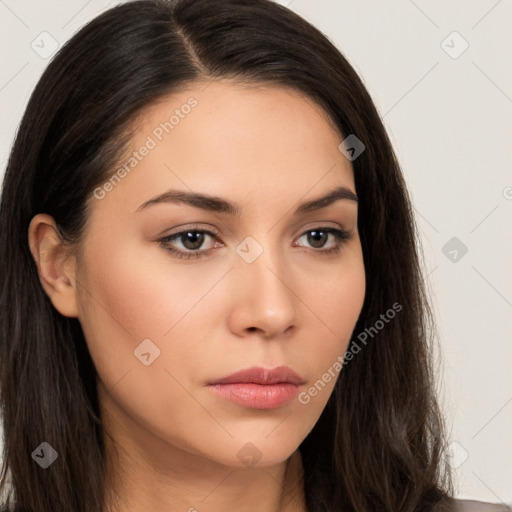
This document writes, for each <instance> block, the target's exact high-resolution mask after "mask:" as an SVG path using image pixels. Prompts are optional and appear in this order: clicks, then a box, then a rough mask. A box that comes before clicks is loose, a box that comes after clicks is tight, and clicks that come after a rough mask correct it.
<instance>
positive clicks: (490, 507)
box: [453, 500, 512, 512]
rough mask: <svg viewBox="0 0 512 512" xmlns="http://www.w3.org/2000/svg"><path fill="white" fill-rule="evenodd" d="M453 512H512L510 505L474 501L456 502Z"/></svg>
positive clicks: (454, 502)
mask: <svg viewBox="0 0 512 512" xmlns="http://www.w3.org/2000/svg"><path fill="white" fill-rule="evenodd" d="M453 505H454V508H453V512H512V508H511V507H510V506H508V505H505V504H504V503H503V504H500V503H487V502H484V501H474V500H454V501H453Z"/></svg>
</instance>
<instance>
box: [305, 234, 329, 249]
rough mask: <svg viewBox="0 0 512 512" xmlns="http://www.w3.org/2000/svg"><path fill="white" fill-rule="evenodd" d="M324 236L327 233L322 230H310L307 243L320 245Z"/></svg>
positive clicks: (322, 243)
mask: <svg viewBox="0 0 512 512" xmlns="http://www.w3.org/2000/svg"><path fill="white" fill-rule="evenodd" d="M326 236H327V233H325V232H324V231H310V232H309V235H308V238H309V240H308V243H310V244H311V245H312V246H313V247H315V248H316V247H322V246H323V245H324V243H325V237H326ZM319 238H320V239H319Z"/></svg>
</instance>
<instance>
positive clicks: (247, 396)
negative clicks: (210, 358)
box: [208, 366, 306, 409]
mask: <svg viewBox="0 0 512 512" xmlns="http://www.w3.org/2000/svg"><path fill="white" fill-rule="evenodd" d="M305 382H306V381H305V380H304V379H303V378H302V377H301V376H300V375H298V374H297V373H295V372H294V371H293V370H292V369H291V368H288V367H287V366H279V367H278V368H274V369H272V370H270V369H268V368H261V367H253V368H249V369H246V370H241V371H238V372H235V373H233V374H231V375H228V376H227V377H223V378H221V379H217V380H215V381H212V382H210V383H209V384H208V389H209V390H210V391H212V392H213V393H214V394H216V395H217V396H220V397H222V398H225V399H227V400H229V401H230V402H232V403H234V404H236V405H239V406H242V407H246V408H249V409H277V408H279V407H282V406H284V405H286V404H288V403H289V402H291V401H292V400H293V399H294V398H295V397H296V396H297V394H298V392H299V386H300V385H302V384H305Z"/></svg>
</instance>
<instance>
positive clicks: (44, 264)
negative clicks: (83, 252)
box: [28, 213, 78, 317]
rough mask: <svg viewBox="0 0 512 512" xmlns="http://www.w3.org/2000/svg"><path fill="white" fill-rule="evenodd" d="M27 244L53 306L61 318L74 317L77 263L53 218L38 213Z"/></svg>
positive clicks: (29, 232)
mask: <svg viewBox="0 0 512 512" xmlns="http://www.w3.org/2000/svg"><path fill="white" fill-rule="evenodd" d="M28 244H29V247H30V252H31V253H32V257H33V258H34V261H35V262H36V265H37V271H38V274H39V280H40V281H41V285H42V287H43V289H44V291H45V292H46V294H47V295H48V297H49V298H50V300H51V301H52V304H53V305H54V306H55V308H56V309H57V311H59V313H61V314H62V315H64V316H67V317H77V316H78V305H77V299H76V297H77V294H76V292H77V289H76V279H75V276H76V259H75V257H74V256H72V255H71V254H70V252H69V248H66V247H65V245H64V243H63V240H62V239H61V237H60V235H59V232H58V229H57V225H56V223H55V221H54V220H53V217H51V216H50V215H47V214H44V213H39V214H37V215H36V216H35V217H34V218H33V219H32V220H31V221H30V225H29V228H28Z"/></svg>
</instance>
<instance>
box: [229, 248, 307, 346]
mask: <svg viewBox="0 0 512 512" xmlns="http://www.w3.org/2000/svg"><path fill="white" fill-rule="evenodd" d="M282 263H283V262H279V261H278V258H277V257H272V256H271V254H270V252H269V250H267V249H265V250H264V251H263V253H262V254H261V255H260V256H259V257H258V258H257V259H256V260H255V261H253V262H252V263H248V262H247V261H245V260H244V259H243V258H238V257H237V261H236V262H235V268H234V269H233V271H232V272H230V279H231V282H230V286H231V290H230V313H229V316H228V324H229V327H230V329H231V331H232V332H233V333H235V334H236V335H238V336H240V337H245V336H247V335H248V334H254V333H258V334H259V335H261V336H262V337H264V338H277V337H279V336H284V335H288V334H290V332H291V331H292V330H293V328H294V327H296V322H297V306H298V301H299V299H298V297H297V296H296V295H295V293H294V292H293V283H292V282H291V273H290V272H289V271H288V272H287V271H286V267H285V266H284V265H283V264H282Z"/></svg>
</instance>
